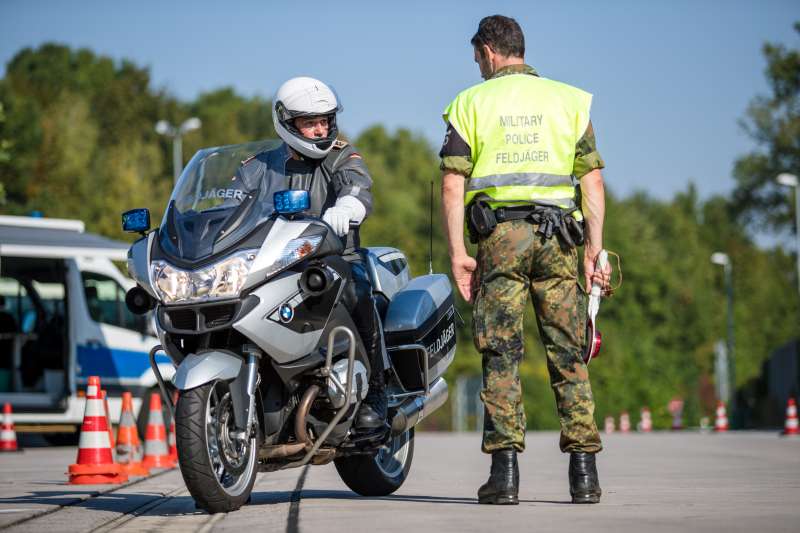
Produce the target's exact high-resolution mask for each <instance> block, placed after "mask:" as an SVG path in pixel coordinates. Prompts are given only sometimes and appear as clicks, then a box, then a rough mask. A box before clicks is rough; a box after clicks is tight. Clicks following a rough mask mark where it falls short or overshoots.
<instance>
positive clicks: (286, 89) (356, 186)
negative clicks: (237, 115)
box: [242, 77, 387, 429]
mask: <svg viewBox="0 0 800 533" xmlns="http://www.w3.org/2000/svg"><path fill="white" fill-rule="evenodd" d="M341 111H342V106H341V104H340V102H339V99H338V97H337V95H336V93H335V92H334V90H333V89H331V88H330V87H329V86H328V85H326V84H325V83H323V82H321V81H319V80H316V79H314V78H309V77H298V78H292V79H290V80H288V81H287V82H285V83H284V84H283V85H281V86H280V88H279V89H278V91H277V92H276V93H275V96H274V98H273V107H272V120H273V123H274V126H275V131H276V132H277V133H278V136H280V138H281V139H282V140H283V144H282V145H281V146H280V147H278V148H276V149H274V150H270V151H267V152H263V153H261V154H258V155H256V156H253V157H251V158H250V159H248V160H247V161H245V162H244V163H243V167H242V172H244V173H246V174H248V175H249V177H251V179H252V178H255V179H258V178H260V177H264V176H266V173H267V171H268V170H272V171H273V172H275V171H277V172H279V173H283V175H285V176H286V188H287V189H295V190H300V189H304V190H307V191H308V192H309V198H310V208H309V209H308V211H306V214H308V215H310V216H315V217H321V218H322V220H323V221H325V222H326V223H327V224H328V225H330V227H331V228H332V229H333V231H335V232H336V234H337V235H338V236H340V237H342V238H346V244H345V254H344V258H345V259H346V260H347V261H348V262H349V263H350V264H351V266H352V280H353V283H349V284H348V285H347V287H348V288H347V291H348V292H349V294H347V293H346V294H345V300H344V301H345V304H346V306H347V308H348V310H349V311H350V315H351V316H352V317H353V321H354V322H355V325H356V328H357V329H358V333H359V335H360V336H361V339H362V341H363V343H364V346H365V348H366V351H367V356H368V358H369V361H370V366H371V372H370V381H369V391H368V393H367V396H366V398H365V399H364V401H363V402H362V404H361V407H360V409H359V411H358V413H357V418H356V427H357V428H359V429H374V428H379V427H382V426H383V425H384V423H385V421H386V417H387V400H386V394H385V387H386V386H385V376H384V369H385V367H384V364H383V354H382V351H381V350H380V332H379V331H378V327H379V326H378V324H379V318H378V317H377V311H376V308H375V304H374V301H373V298H372V285H371V283H370V281H369V277H368V276H367V271H366V268H365V266H364V258H363V256H362V255H361V253H360V251H359V246H360V236H359V228H360V226H361V224H362V223H363V222H364V220H365V219H366V217H367V216H368V215H369V214H370V212H371V211H372V193H371V192H370V187H371V186H372V179H371V178H370V175H369V172H368V170H367V167H366V165H365V164H364V160H363V159H362V158H361V156H360V155H359V154H358V152H356V151H355V149H354V148H353V146H352V145H350V144H349V143H347V142H345V141H342V140H340V139H337V136H338V133H339V132H338V128H337V123H336V118H337V114H338V113H340V112H341Z"/></svg>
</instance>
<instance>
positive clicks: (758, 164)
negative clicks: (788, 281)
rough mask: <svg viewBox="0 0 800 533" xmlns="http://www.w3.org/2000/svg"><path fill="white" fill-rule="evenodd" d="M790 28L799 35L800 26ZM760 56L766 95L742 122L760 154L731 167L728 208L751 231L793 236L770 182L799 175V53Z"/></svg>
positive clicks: (785, 204)
mask: <svg viewBox="0 0 800 533" xmlns="http://www.w3.org/2000/svg"><path fill="white" fill-rule="evenodd" d="M794 28H795V30H796V31H797V32H798V33H800V22H797V23H795V25H794ZM763 52H764V56H765V58H766V60H767V69H766V76H767V81H768V82H769V86H770V89H771V94H770V95H768V96H758V97H756V98H755V99H754V100H753V101H752V103H751V104H750V106H749V108H748V110H747V116H746V119H745V120H744V121H743V127H744V128H745V131H746V132H747V133H748V134H749V135H750V136H751V137H752V138H753V140H754V141H756V143H757V144H758V146H759V148H758V149H757V150H756V151H754V152H752V153H750V154H747V155H746V156H744V157H742V158H740V159H738V160H737V161H736V164H735V166H734V176H735V178H736V182H737V186H736V190H735V191H734V194H733V203H734V205H735V207H736V209H737V211H738V213H739V214H740V216H741V217H742V220H744V221H745V222H747V223H750V224H753V225H754V226H755V227H760V228H772V229H781V228H790V229H791V230H792V231H793V230H794V223H793V217H792V209H791V203H790V202H789V200H788V197H787V193H786V189H785V188H784V187H782V186H780V185H777V184H776V183H775V176H777V175H778V174H780V173H781V172H791V173H793V174H800V51H798V50H789V49H787V48H786V47H785V46H783V45H780V44H769V43H768V44H765V45H764V49H763Z"/></svg>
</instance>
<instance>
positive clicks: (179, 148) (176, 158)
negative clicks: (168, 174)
mask: <svg viewBox="0 0 800 533" xmlns="http://www.w3.org/2000/svg"><path fill="white" fill-rule="evenodd" d="M172 172H173V179H174V183H178V178H180V177H181V172H183V139H182V138H181V134H180V133H178V132H176V133H175V136H174V137H173V138H172Z"/></svg>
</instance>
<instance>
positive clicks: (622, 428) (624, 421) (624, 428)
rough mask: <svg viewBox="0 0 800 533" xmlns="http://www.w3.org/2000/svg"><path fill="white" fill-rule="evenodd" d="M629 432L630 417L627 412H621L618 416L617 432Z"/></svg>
mask: <svg viewBox="0 0 800 533" xmlns="http://www.w3.org/2000/svg"><path fill="white" fill-rule="evenodd" d="M630 431H631V417H630V415H629V414H628V412H627V411H623V412H622V414H621V415H619V432H620V433H630Z"/></svg>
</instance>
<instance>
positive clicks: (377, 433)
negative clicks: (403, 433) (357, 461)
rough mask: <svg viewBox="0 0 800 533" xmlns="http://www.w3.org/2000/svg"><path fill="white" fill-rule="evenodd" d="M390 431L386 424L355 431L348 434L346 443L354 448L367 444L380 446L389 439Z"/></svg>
mask: <svg viewBox="0 0 800 533" xmlns="http://www.w3.org/2000/svg"><path fill="white" fill-rule="evenodd" d="M390 431H391V428H390V427H389V425H388V424H384V425H383V426H381V427H377V428H370V429H362V430H355V431H353V432H352V433H351V434H350V439H349V441H348V442H349V443H350V444H352V445H354V446H363V445H364V444H368V443H373V444H375V445H376V446H381V445H383V443H384V442H385V441H386V440H387V438H388V437H389V433H390Z"/></svg>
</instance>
